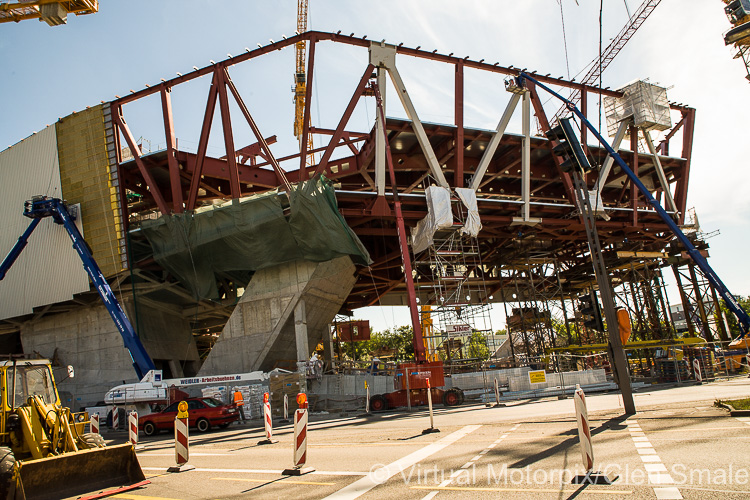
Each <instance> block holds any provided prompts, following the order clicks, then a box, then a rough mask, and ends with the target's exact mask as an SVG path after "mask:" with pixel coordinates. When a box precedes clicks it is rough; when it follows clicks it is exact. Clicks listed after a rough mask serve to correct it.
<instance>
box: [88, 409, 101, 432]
mask: <svg viewBox="0 0 750 500" xmlns="http://www.w3.org/2000/svg"><path fill="white" fill-rule="evenodd" d="M89 422H90V424H91V432H92V433H94V434H100V432H99V414H98V413H92V414H91V418H90V419H89Z"/></svg>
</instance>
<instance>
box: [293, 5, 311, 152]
mask: <svg viewBox="0 0 750 500" xmlns="http://www.w3.org/2000/svg"><path fill="white" fill-rule="evenodd" d="M305 31H307V0H297V33H299V34H301V33H304V32H305ZM295 49H296V54H297V57H296V65H295V72H294V87H293V90H294V136H295V137H296V138H297V140H298V141H299V143H300V150H301V149H302V140H303V137H302V132H303V130H304V128H305V97H306V95H307V75H306V74H305V71H306V70H305V59H306V56H307V42H306V41H304V40H300V41H299V42H297V43H296V46H295ZM307 150H308V151H312V150H313V143H312V134H308V136H307ZM306 164H307V165H308V166H309V165H314V164H315V157H314V155H313V154H312V153H308V155H307V160H306Z"/></svg>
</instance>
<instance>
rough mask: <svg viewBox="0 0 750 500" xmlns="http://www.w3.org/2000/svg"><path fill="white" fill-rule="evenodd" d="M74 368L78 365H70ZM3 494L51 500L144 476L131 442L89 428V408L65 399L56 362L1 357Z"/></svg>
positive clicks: (0, 463) (0, 467) (0, 496)
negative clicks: (112, 441)
mask: <svg viewBox="0 0 750 500" xmlns="http://www.w3.org/2000/svg"><path fill="white" fill-rule="evenodd" d="M69 371H72V368H69ZM0 390H1V391H2V392H1V393H0V398H2V414H0V500H6V499H12V500H23V499H28V500H32V499H34V500H45V499H58V498H67V497H71V496H77V495H80V494H82V493H87V492H94V491H99V490H102V489H107V488H112V487H117V486H122V485H128V484H132V483H135V482H138V481H143V480H144V479H145V477H144V476H143V471H142V470H141V467H140V464H139V463H138V458H137V457H136V454H135V449H134V448H133V445H132V444H130V443H127V444H121V445H115V446H106V445H105V443H104V439H103V438H102V437H101V435H100V434H93V433H85V428H86V424H87V423H88V420H89V416H88V413H87V412H79V413H74V412H72V411H71V410H70V409H69V408H65V407H63V406H62V404H61V403H60V397H59V395H58V392H57V387H56V385H55V380H54V377H53V375H52V369H51V367H50V362H49V361H48V360H44V359H34V360H27V359H20V360H16V359H14V360H8V361H2V362H0Z"/></svg>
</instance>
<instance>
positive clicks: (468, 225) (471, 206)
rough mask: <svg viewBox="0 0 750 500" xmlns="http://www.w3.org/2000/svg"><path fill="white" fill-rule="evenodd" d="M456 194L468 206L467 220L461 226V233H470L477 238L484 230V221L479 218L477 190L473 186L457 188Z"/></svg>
mask: <svg viewBox="0 0 750 500" xmlns="http://www.w3.org/2000/svg"><path fill="white" fill-rule="evenodd" d="M456 194H457V195H458V197H459V198H460V199H461V201H462V202H463V204H464V206H465V207H466V222H465V223H464V227H462V228H461V234H468V235H469V236H471V237H472V238H476V237H477V235H478V234H479V231H481V230H482V221H481V220H480V219H479V209H478V208H477V192H476V191H474V190H473V189H471V188H456Z"/></svg>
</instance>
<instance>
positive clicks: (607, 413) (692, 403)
mask: <svg viewBox="0 0 750 500" xmlns="http://www.w3.org/2000/svg"><path fill="white" fill-rule="evenodd" d="M748 396H750V379H747V378H738V379H733V380H728V381H723V382H715V383H711V384H704V385H701V386H681V387H671V388H664V387H657V388H654V389H653V390H649V391H641V392H639V393H636V396H635V400H636V407H637V409H638V413H637V414H636V415H634V416H631V417H629V418H626V417H625V416H623V413H622V404H621V401H620V397H619V395H618V394H590V395H588V396H587V398H586V399H587V403H588V411H589V418H590V425H591V432H592V437H593V450H594V458H595V470H597V471H600V472H602V473H604V474H605V475H607V476H608V477H609V478H612V479H614V478H615V477H617V480H616V481H614V483H613V484H611V485H591V484H588V485H575V484H571V480H572V478H573V477H574V476H575V475H576V474H582V473H583V472H584V470H583V465H582V458H581V452H580V447H579V444H578V431H577V427H576V421H575V413H574V405H573V400H572V399H567V400H556V399H555V400H543V401H520V402H517V403H511V404H509V405H508V406H506V407H502V408H485V407H484V406H478V405H474V406H469V405H467V406H461V407H458V408H453V409H450V410H446V409H444V408H442V407H439V408H436V412H435V427H436V428H438V429H439V430H440V432H437V433H431V434H424V435H423V434H422V430H423V429H425V428H427V427H429V419H428V416H427V414H426V412H425V411H423V410H420V411H414V412H411V413H407V412H403V411H398V412H388V413H384V414H379V415H375V416H371V417H356V416H355V417H347V418H331V416H330V415H326V416H317V417H316V416H313V418H312V419H311V423H310V425H309V428H308V461H307V465H308V466H310V467H313V468H314V469H315V471H314V472H311V473H309V474H305V475H302V476H284V475H282V473H281V472H282V470H283V469H286V468H289V467H291V466H292V460H293V449H292V446H293V429H292V426H291V425H281V426H277V427H276V428H275V429H274V438H276V439H278V443H275V444H270V445H259V444H258V441H260V440H262V439H263V438H264V437H265V436H264V433H263V429H262V428H261V427H256V426H250V425H233V426H231V427H230V428H228V429H226V430H223V431H222V430H215V431H210V432H208V433H204V434H198V433H196V432H195V431H194V430H191V431H192V434H191V436H190V460H189V463H190V464H191V465H193V466H195V467H196V468H195V469H194V470H191V471H187V472H181V473H168V472H166V470H167V468H169V467H170V466H172V465H174V442H173V436H172V435H167V434H164V433H163V434H160V435H158V436H155V437H152V438H145V437H143V436H141V438H140V444H139V447H138V448H139V449H138V459H139V461H140V463H141V466H142V467H143V470H144V472H145V474H146V477H147V478H148V479H149V480H150V481H151V484H148V485H147V486H146V487H144V488H140V489H137V490H132V491H128V492H125V493H120V494H118V495H115V496H114V497H113V498H125V499H132V500H170V499H175V500H176V499H180V500H198V499H237V498H327V497H330V498H337V499H353V498H362V499H383V498H396V497H398V498H409V499H422V498H435V497H438V498H440V497H444V498H448V497H451V498H483V497H486V496H492V497H513V498H520V499H526V498H529V499H546V498H550V499H552V498H554V499H567V498H577V497H580V498H597V497H602V498H618V497H622V498H624V497H628V496H631V497H635V498H657V499H665V500H666V499H671V498H685V499H693V498H696V499H697V498H701V499H704V498H706V499H710V498H717V499H718V498H721V499H734V498H737V499H740V498H748V497H750V464H748V461H747V458H748V457H750V418H747V419H742V418H734V417H730V416H729V414H728V412H727V411H725V410H722V409H719V408H716V407H714V406H713V402H714V401H715V399H716V398H731V397H748ZM104 437H105V438H106V439H107V441H108V442H110V443H117V442H124V440H125V438H126V436H125V433H120V434H115V433H112V432H110V433H108V434H104Z"/></svg>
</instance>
